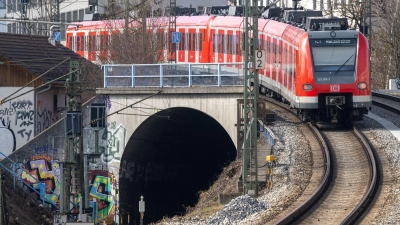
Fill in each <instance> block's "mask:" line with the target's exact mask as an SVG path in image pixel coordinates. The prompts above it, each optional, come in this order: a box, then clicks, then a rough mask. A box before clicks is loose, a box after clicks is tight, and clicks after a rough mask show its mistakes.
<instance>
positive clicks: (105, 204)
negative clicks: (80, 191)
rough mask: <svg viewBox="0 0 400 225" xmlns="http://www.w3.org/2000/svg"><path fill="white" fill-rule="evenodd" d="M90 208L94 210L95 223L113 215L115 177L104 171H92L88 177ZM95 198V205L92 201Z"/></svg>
mask: <svg viewBox="0 0 400 225" xmlns="http://www.w3.org/2000/svg"><path fill="white" fill-rule="evenodd" d="M89 182H90V188H89V190H90V191H89V198H90V207H92V208H96V209H97V211H96V221H100V220H102V219H105V218H106V217H108V216H111V217H112V216H113V215H114V214H115V209H116V204H115V202H116V201H115V199H116V198H117V196H116V189H117V182H116V177H115V176H114V175H113V174H111V173H108V172H107V171H104V170H92V171H90V176H89ZM94 198H96V203H95V202H94V201H93V199H94Z"/></svg>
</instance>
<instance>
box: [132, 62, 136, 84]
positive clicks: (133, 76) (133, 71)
mask: <svg viewBox="0 0 400 225" xmlns="http://www.w3.org/2000/svg"><path fill="white" fill-rule="evenodd" d="M135 73H136V71H135V65H132V87H135Z"/></svg>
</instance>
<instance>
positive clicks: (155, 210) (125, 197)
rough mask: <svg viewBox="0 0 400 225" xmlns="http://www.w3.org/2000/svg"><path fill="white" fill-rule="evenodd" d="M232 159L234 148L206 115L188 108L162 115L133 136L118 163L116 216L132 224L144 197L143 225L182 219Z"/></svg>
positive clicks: (150, 120)
mask: <svg viewBox="0 0 400 225" xmlns="http://www.w3.org/2000/svg"><path fill="white" fill-rule="evenodd" d="M235 158H236V148H235V145H234V143H233V141H232V139H231V138H230V136H229V135H228V133H227V132H226V131H225V130H224V128H223V127H222V126H221V125H220V124H219V123H218V121H216V120H215V119H214V118H212V117H210V116H209V115H207V114H205V113H203V112H201V111H199V110H196V109H192V108H185V107H175V108H169V109H166V110H162V111H160V112H157V113H155V114H154V115H152V116H151V117H149V118H148V119H146V120H145V121H144V122H143V123H142V124H140V126H139V127H138V128H137V129H136V130H135V131H134V133H133V134H132V136H131V137H130V138H129V141H128V143H127V145H126V147H125V150H124V153H123V155H122V159H121V166H120V173H119V174H120V178H119V207H120V216H121V218H122V220H123V222H124V224H127V220H128V219H127V218H128V214H129V215H130V223H129V224H138V223H139V219H140V214H139V203H138V202H139V200H140V196H144V201H145V205H146V209H145V217H144V221H145V223H150V222H156V221H158V220H160V219H162V218H163V217H171V216H173V215H177V214H180V213H183V212H184V210H185V208H186V207H188V206H193V205H195V204H196V203H197V199H198V193H199V192H200V191H202V190H207V189H208V188H209V187H210V186H211V185H212V183H213V182H214V181H215V179H216V178H217V177H218V175H219V174H220V173H221V172H222V170H223V167H225V166H226V165H228V164H229V163H230V162H231V161H233V160H234V159H235Z"/></svg>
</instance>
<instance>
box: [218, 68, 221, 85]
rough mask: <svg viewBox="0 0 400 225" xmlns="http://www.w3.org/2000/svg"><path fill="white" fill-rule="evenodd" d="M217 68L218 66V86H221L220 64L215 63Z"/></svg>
mask: <svg viewBox="0 0 400 225" xmlns="http://www.w3.org/2000/svg"><path fill="white" fill-rule="evenodd" d="M217 65H218V66H217V68H218V87H221V64H219V63H218V64H217Z"/></svg>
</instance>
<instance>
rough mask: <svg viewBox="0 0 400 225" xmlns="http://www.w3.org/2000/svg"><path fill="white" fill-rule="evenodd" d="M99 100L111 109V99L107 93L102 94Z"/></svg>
mask: <svg viewBox="0 0 400 225" xmlns="http://www.w3.org/2000/svg"><path fill="white" fill-rule="evenodd" d="M101 100H102V101H103V103H104V104H105V105H106V109H107V110H110V109H111V100H110V96H109V95H102V96H101Z"/></svg>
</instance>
